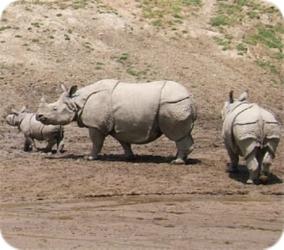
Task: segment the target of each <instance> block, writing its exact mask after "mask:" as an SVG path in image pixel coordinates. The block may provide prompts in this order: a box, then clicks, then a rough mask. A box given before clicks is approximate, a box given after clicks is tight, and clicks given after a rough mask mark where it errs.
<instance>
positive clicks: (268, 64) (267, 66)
mask: <svg viewBox="0 0 284 250" xmlns="http://www.w3.org/2000/svg"><path fill="white" fill-rule="evenodd" d="M256 64H257V65H258V66H260V67H262V68H263V69H265V70H268V71H270V72H271V73H274V74H278V73H279V72H278V70H277V68H276V66H275V65H274V64H272V63H271V62H270V61H267V60H264V59H258V60H256Z"/></svg>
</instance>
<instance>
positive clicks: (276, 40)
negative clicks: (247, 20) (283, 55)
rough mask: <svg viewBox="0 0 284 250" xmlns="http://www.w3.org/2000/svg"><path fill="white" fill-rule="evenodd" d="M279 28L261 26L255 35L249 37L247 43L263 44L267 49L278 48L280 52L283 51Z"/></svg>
mask: <svg viewBox="0 0 284 250" xmlns="http://www.w3.org/2000/svg"><path fill="white" fill-rule="evenodd" d="M278 33H279V32H277V28H275V27H273V26H270V25H260V26H258V27H257V28H256V30H255V32H254V34H251V35H249V36H247V38H246V39H245V42H247V43H248V44H251V45H256V44H258V43H261V44H263V45H265V46H266V47H267V48H276V49H279V51H282V49H283V42H282V39H281V37H280V35H279V34H278Z"/></svg>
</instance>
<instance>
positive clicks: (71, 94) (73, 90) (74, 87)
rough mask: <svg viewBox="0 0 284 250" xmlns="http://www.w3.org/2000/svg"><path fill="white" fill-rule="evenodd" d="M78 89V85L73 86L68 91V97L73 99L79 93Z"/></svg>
mask: <svg viewBox="0 0 284 250" xmlns="http://www.w3.org/2000/svg"><path fill="white" fill-rule="evenodd" d="M77 89H78V87H77V85H73V86H72V87H71V88H70V89H69V91H68V96H69V97H72V96H73V94H74V93H75V92H76V91H77Z"/></svg>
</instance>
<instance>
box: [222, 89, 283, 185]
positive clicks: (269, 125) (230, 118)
mask: <svg viewBox="0 0 284 250" xmlns="http://www.w3.org/2000/svg"><path fill="white" fill-rule="evenodd" d="M247 97H248V92H244V93H243V94H242V95H241V96H240V97H239V99H238V100H234V99H233V92H232V91H231V92H230V96H229V101H228V102H225V105H224V107H223V110H222V116H223V120H224V123H223V138H224V142H225V146H226V149H227V151H228V154H229V157H230V159H231V164H230V167H229V169H228V171H229V172H234V171H236V170H237V166H238V161H239V156H243V157H244V158H245V160H246V164H247V167H248V170H249V179H248V180H247V183H248V184H251V183H254V182H259V177H260V180H261V181H263V182H266V181H267V177H268V174H269V172H270V170H269V168H270V165H271V163H272V159H273V158H274V157H275V152H276V148H277V146H278V143H279V140H280V124H279V122H278V121H277V120H276V119H275V117H274V115H273V114H272V113H271V112H269V111H267V110H265V109H263V108H261V107H259V106H258V105H257V104H255V103H249V102H248V101H247Z"/></svg>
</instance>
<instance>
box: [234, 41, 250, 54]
mask: <svg viewBox="0 0 284 250" xmlns="http://www.w3.org/2000/svg"><path fill="white" fill-rule="evenodd" d="M236 49H237V51H238V54H239V55H244V54H245V53H247V50H248V48H247V46H246V45H245V44H244V43H239V44H238V45H237V46H236Z"/></svg>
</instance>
